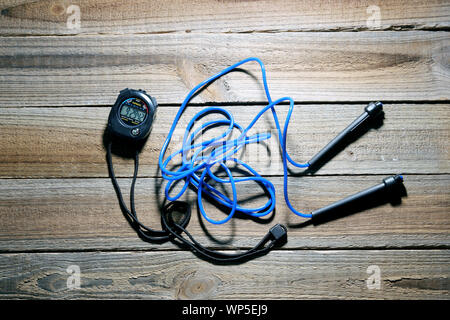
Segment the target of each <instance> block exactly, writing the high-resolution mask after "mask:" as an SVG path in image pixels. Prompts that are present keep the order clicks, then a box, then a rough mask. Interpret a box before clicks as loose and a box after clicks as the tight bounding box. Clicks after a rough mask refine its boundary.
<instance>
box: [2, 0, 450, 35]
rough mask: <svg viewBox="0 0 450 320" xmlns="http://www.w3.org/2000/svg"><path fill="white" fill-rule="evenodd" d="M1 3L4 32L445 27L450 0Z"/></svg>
mask: <svg viewBox="0 0 450 320" xmlns="http://www.w3.org/2000/svg"><path fill="white" fill-rule="evenodd" d="M70 5H77V6H79V8H80V20H81V28H80V29H75V30H74V29H69V28H68V27H67V20H68V18H69V17H70V14H69V13H68V12H67V9H68V7H69V6H70ZM374 6H376V7H375V9H372V8H373V7H374ZM0 9H1V10H2V11H1V13H2V14H1V16H0V30H1V31H0V34H1V35H24V34H26V35H36V34H37V35H66V34H82V33H102V34H105V33H169V32H199V31H200V32H245V33H251V32H286V31H289V32H293V31H330V30H332V31H359V30H442V29H447V28H448V27H449V26H450V24H449V17H450V5H449V3H448V1H444V0H433V1H424V0H414V1H394V0H388V1H369V0H363V1H361V0H358V1H357V0H346V1H339V2H330V1H326V0H320V1H314V2H311V1H294V0H290V1H281V0H275V1H207V0H201V1H199V0H195V1H194V0H189V1H185V0H171V1H164V0H157V1H155V0H152V1H144V0H138V1H132V2H131V3H130V2H129V1H123V0H122V1H112V0H100V1H99V0H95V1H94V0H70V1H69V0H58V1H53V0H52V1H17V0H8V1H2V4H0ZM372 10H379V23H376V24H375V23H373V21H372V20H373V19H374V18H375V17H376V16H374V11H372ZM377 12H378V11H377Z"/></svg>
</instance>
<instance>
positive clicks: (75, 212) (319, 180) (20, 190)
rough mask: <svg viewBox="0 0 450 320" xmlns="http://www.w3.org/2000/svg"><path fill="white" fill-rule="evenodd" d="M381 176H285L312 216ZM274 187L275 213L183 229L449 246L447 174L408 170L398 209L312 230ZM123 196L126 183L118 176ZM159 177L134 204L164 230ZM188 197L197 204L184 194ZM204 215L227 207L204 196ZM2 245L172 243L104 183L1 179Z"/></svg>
mask: <svg viewBox="0 0 450 320" xmlns="http://www.w3.org/2000/svg"><path fill="white" fill-rule="evenodd" d="M382 178H384V176H324V177H291V178H290V179H289V195H290V199H291V203H292V205H293V206H294V208H296V209H297V210H300V211H303V212H311V211H312V210H314V209H317V208H321V207H323V206H325V205H327V204H329V203H331V202H333V201H336V200H338V199H341V198H343V197H345V196H348V195H350V194H353V193H355V192H358V191H361V190H363V189H365V188H368V187H370V186H372V185H375V184H377V183H380V181H381V179H382ZM270 180H271V181H272V183H274V185H275V188H276V190H277V198H276V199H277V205H276V211H275V214H273V215H270V216H267V217H264V218H263V219H262V220H261V221H260V222H257V221H252V220H250V219H244V218H242V217H234V218H233V219H232V220H231V221H230V222H228V223H227V224H224V225H212V224H210V223H208V222H206V221H204V220H203V219H202V220H203V222H202V223H200V222H199V216H198V215H197V214H196V213H197V209H196V205H195V204H194V205H193V207H192V212H193V216H192V219H191V222H190V224H189V227H188V230H189V231H190V232H191V233H192V234H193V235H194V236H195V237H196V238H198V239H199V241H201V242H202V243H204V244H205V245H208V246H211V247H217V248H229V249H230V248H249V247H252V246H254V245H255V244H256V243H257V242H258V241H259V239H261V238H262V237H263V235H265V233H266V232H267V231H268V230H269V228H270V227H271V226H272V225H274V224H275V223H283V224H285V225H286V226H288V227H289V231H288V233H289V234H288V239H289V240H288V243H287V244H286V246H285V247H286V248H291V249H296V248H353V249H355V248H405V247H410V248H422V247H424V248H442V247H444V248H446V247H449V246H450V242H449V239H450V238H449V233H448V230H449V224H450V216H449V214H448V208H449V206H450V203H449V201H450V196H449V195H450V189H449V186H450V183H449V181H450V176H448V175H420V176H414V175H413V176H409V175H406V176H405V186H406V190H407V194H408V196H407V197H404V198H403V199H402V203H401V204H400V205H398V206H393V205H391V204H384V205H381V206H378V207H375V208H372V209H368V210H365V211H363V212H360V213H356V214H354V215H350V216H346V217H344V218H341V219H339V220H335V221H331V222H329V223H327V224H322V225H318V226H313V225H308V226H305V225H303V226H302V225H301V223H303V222H305V221H306V219H303V218H300V217H297V216H295V215H294V214H293V213H292V212H290V210H289V209H288V208H287V206H286V204H285V202H284V198H283V194H282V190H283V189H282V183H283V181H282V178H281V177H272V178H270ZM119 183H120V185H121V187H122V188H123V191H124V196H125V199H128V196H127V194H128V189H129V186H130V180H129V179H120V181H119ZM161 183H162V181H161V180H160V179H153V178H147V179H138V181H137V185H136V188H137V190H136V209H137V212H138V213H139V217H140V219H141V221H142V222H143V223H144V224H147V225H149V226H151V227H153V228H156V229H159V228H160V216H159V209H158V208H159V207H160V205H161V203H162V201H163V197H164V192H163V190H162V187H164V186H161ZM237 191H238V195H239V201H240V203H241V204H243V205H246V206H248V207H251V206H252V205H262V204H263V203H264V202H265V201H266V199H265V198H264V197H262V196H261V191H260V190H259V188H256V187H255V185H253V184H250V183H249V184H242V185H239V186H238V190H237ZM184 199H185V200H187V201H190V202H194V203H195V202H196V195H195V194H194V193H193V192H192V191H190V192H188V193H187V194H186V195H185V197H184ZM204 206H205V208H206V211H207V212H208V215H209V216H210V217H212V218H213V219H223V217H224V216H225V214H226V213H223V212H221V211H219V210H218V209H217V208H216V207H214V206H213V205H212V204H211V203H210V202H209V201H207V200H204ZM0 215H1V217H2V219H1V220H0V230H1V231H0V250H1V251H8V252H18V251H19V252H23V251H36V250H38V251H41V250H44V251H54V250H130V249H132V250H142V249H146V250H160V249H173V248H176V247H175V246H174V245H172V244H170V243H168V244H163V245H160V244H149V243H146V242H143V241H141V240H140V239H139V238H138V236H137V235H136V233H135V232H134V231H133V229H132V228H131V227H130V226H129V224H128V223H127V221H126V220H125V218H124V216H123V215H122V212H121V211H120V209H119V205H118V202H117V198H116V195H115V193H114V190H113V187H112V184H111V182H110V180H109V179H31V180H28V179H18V180H16V179H2V180H0Z"/></svg>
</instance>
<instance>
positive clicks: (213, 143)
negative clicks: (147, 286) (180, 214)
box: [159, 57, 311, 224]
mask: <svg viewBox="0 0 450 320" xmlns="http://www.w3.org/2000/svg"><path fill="white" fill-rule="evenodd" d="M250 61H256V62H258V64H259V66H260V67H261V73H262V80H263V84H264V91H265V93H266V97H267V100H268V102H269V104H268V105H267V106H265V107H264V108H262V109H261V110H260V111H259V113H258V114H257V115H256V116H255V118H254V119H253V120H252V122H251V123H250V124H249V125H248V126H247V127H246V128H243V127H242V126H240V125H239V124H238V123H237V122H235V121H234V119H233V116H232V115H231V113H229V112H228V111H227V110H226V109H224V108H219V107H208V108H204V109H202V110H201V111H200V112H198V113H197V114H196V115H195V116H194V117H193V118H192V119H191V121H190V122H189V124H188V125H187V127H186V130H185V133H184V137H183V144H182V148H181V149H179V150H177V151H175V152H174V153H172V154H171V155H170V156H169V157H167V159H165V160H164V155H165V153H166V150H167V147H168V145H169V143H170V141H171V139H172V136H173V133H174V131H175V128H176V126H177V124H178V121H179V119H180V117H181V115H182V114H183V112H184V109H185V108H186V106H187V104H188V103H189V101H190V100H191V99H192V97H193V96H194V95H195V94H196V93H197V92H198V91H199V90H200V89H201V88H203V87H204V86H205V85H208V84H210V83H211V82H213V81H215V80H216V79H218V78H220V77H221V76H223V75H225V74H227V73H228V72H230V71H232V70H233V69H235V68H237V67H239V66H240V65H242V64H244V63H247V62H250ZM284 101H289V110H288V114H287V116H286V120H285V122H284V128H283V132H281V127H280V123H279V121H278V116H277V113H276V111H275V106H277V105H278V104H279V103H281V102H284ZM269 109H270V110H271V111H272V115H273V118H274V121H275V125H276V128H277V130H278V137H279V142H280V145H281V150H282V160H283V176H284V180H283V185H284V199H285V201H286V204H287V206H288V207H289V209H290V210H291V211H292V212H293V213H295V214H296V215H298V216H301V217H305V218H310V217H311V214H305V213H301V212H299V211H297V210H295V209H294V208H293V207H292V205H291V203H290V201H289V195H288V187H287V185H288V172H287V161H289V163H291V164H292V165H293V166H295V167H298V168H307V167H308V166H309V164H308V163H305V164H302V163H297V162H295V161H293V160H292V159H291V157H290V156H289V154H288V153H287V151H286V136H287V130H288V125H289V121H290V119H291V115H292V111H293V109H294V101H293V100H292V99H291V98H290V97H284V98H281V99H278V100H276V101H272V98H271V97H270V93H269V88H268V85H267V79H266V70H265V67H264V64H263V62H262V61H261V60H260V59H258V58H253V57H251V58H247V59H244V60H242V61H240V62H238V63H236V64H234V65H232V66H229V67H228V68H226V69H224V70H222V71H221V72H219V73H217V74H216V75H214V76H212V77H210V78H209V79H206V80H204V81H202V82H201V83H199V84H198V85H197V86H196V87H195V88H193V89H192V90H191V91H190V92H189V94H188V95H187V96H186V98H185V99H184V101H183V103H182V104H181V106H180V108H179V110H178V113H177V114H176V116H175V119H174V120H173V123H172V126H171V128H170V130H169V133H168V134H167V138H166V140H165V142H164V144H163V146H162V148H161V152H160V154H159V167H160V168H161V172H162V176H163V178H164V179H166V180H168V183H167V186H166V188H165V195H166V197H167V199H168V200H170V201H175V200H177V199H178V198H180V197H181V196H182V195H183V194H184V192H185V191H186V190H187V188H188V186H189V184H192V185H193V186H194V187H195V188H196V189H197V199H198V207H199V209H200V212H201V214H202V216H203V217H204V218H205V219H206V220H207V221H209V222H210V223H213V224H222V223H225V222H227V221H228V220H230V219H231V218H232V217H233V215H234V213H235V212H236V211H238V212H241V213H244V214H248V215H250V216H253V217H262V216H264V215H267V214H269V213H270V212H272V211H273V209H274V208H275V187H274V185H273V184H272V183H271V182H270V181H269V180H267V179H266V178H263V177H261V175H260V174H258V172H256V171H255V170H254V169H253V168H251V167H250V166H249V165H248V164H246V163H245V162H243V161H241V160H239V159H237V158H234V157H233V155H235V154H236V153H237V152H238V151H239V150H240V149H242V148H243V147H244V146H245V145H246V144H249V143H255V142H256V143H257V142H259V141H263V140H266V139H269V138H270V137H271V135H270V133H264V134H256V135H253V136H247V132H248V131H249V130H250V129H251V128H252V127H253V125H254V124H255V123H256V121H258V119H259V118H260V117H261V116H262V115H263V114H264V112H266V111H267V110H269ZM211 113H219V114H222V115H223V116H224V117H225V119H221V120H212V121H208V122H206V123H203V124H202V125H201V126H200V127H199V128H197V129H196V130H195V131H194V132H193V133H192V134H189V132H190V131H191V129H192V128H193V126H194V124H195V123H196V121H198V120H199V119H200V118H201V117H203V116H205V115H207V114H211ZM216 126H228V128H227V129H226V130H225V131H224V132H223V133H222V134H221V135H219V136H217V137H215V138H212V139H209V140H207V141H203V142H201V143H196V144H193V141H194V139H195V137H196V136H197V135H198V134H199V133H201V132H204V131H206V130H208V129H209V128H212V127H216ZM235 129H237V130H239V131H240V132H241V134H240V135H239V137H238V138H236V139H233V140H227V137H228V136H229V135H230V134H231V132H232V131H233V130H235ZM207 150H211V151H210V154H209V155H208V156H205V155H204V154H206V153H207ZM190 152H193V154H192V156H191V158H190V159H188V158H187V154H188V153H190ZM177 156H181V159H182V163H181V165H180V167H179V168H178V169H177V170H176V171H171V170H169V169H167V166H168V165H169V163H170V161H171V160H172V159H174V158H175V157H177ZM226 161H234V162H235V163H237V164H238V165H241V166H243V167H244V168H245V169H246V170H248V171H249V172H250V173H251V174H252V175H250V176H246V177H233V175H232V173H231V171H230V169H229V168H228V167H227V166H226ZM215 164H219V165H220V167H221V168H222V169H223V170H224V171H225V173H226V175H227V178H220V177H218V176H216V175H215V174H214V173H213V172H212V170H211V167H213V166H214V165H215ZM208 179H212V180H214V181H216V182H218V183H222V184H230V186H231V190H232V195H233V197H232V199H230V198H229V197H227V196H226V195H224V194H223V193H222V192H220V191H219V190H217V189H216V188H214V187H213V186H212V185H210V184H209V183H208V182H207V180H208ZM181 180H185V182H184V185H183V187H182V188H181V190H180V191H179V192H178V194H176V195H175V196H171V195H170V194H169V193H170V189H171V187H172V186H173V185H174V184H176V183H178V182H180V181H181ZM243 181H256V182H257V183H259V184H260V185H261V186H262V187H263V188H264V189H265V191H266V192H267V194H268V195H269V196H268V198H269V199H268V201H267V202H266V203H265V204H264V205H262V206H260V207H257V208H244V207H241V206H239V205H238V204H237V202H238V201H237V200H238V199H237V194H236V183H239V182H243ZM202 194H207V195H208V196H209V197H210V198H212V199H214V200H215V201H216V202H217V203H219V204H221V205H223V206H225V207H228V208H230V212H229V214H228V215H227V217H226V218H224V219H222V220H214V219H211V218H210V217H209V216H208V215H207V214H206V212H205V209H204V207H203V201H202Z"/></svg>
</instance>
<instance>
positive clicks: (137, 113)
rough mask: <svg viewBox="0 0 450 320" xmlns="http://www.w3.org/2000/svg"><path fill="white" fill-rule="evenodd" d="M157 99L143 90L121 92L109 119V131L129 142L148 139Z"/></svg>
mask: <svg viewBox="0 0 450 320" xmlns="http://www.w3.org/2000/svg"><path fill="white" fill-rule="evenodd" d="M157 106H158V105H157V102H156V99H155V98H153V97H151V96H149V95H148V94H147V93H146V92H145V91H143V90H134V89H128V88H127V89H124V90H122V91H120V94H119V96H118V97H117V100H116V102H115V103H114V106H113V107H112V108H111V111H110V113H109V118H108V130H109V131H110V132H111V133H112V134H113V135H114V136H116V137H118V138H121V139H123V140H126V141H129V142H140V141H142V140H144V139H145V138H147V137H148V135H149V133H150V129H151V127H152V123H153V119H154V117H155V113H156V108H157Z"/></svg>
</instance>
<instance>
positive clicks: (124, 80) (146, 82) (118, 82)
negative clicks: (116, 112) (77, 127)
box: [0, 31, 450, 107]
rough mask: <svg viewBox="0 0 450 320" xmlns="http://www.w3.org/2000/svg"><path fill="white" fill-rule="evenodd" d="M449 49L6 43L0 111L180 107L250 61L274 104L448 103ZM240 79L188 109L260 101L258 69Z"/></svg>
mask: <svg viewBox="0 0 450 320" xmlns="http://www.w3.org/2000/svg"><path fill="white" fill-rule="evenodd" d="M449 40H450V36H449V33H447V32H422V31H417V32H354V33H353V32H313V33H308V32H305V33H275V34H263V33H259V34H252V35H251V36H249V35H248V34H205V33H201V34H200V33H199V34H192V33H191V34H163V35H161V34H145V35H116V36H106V35H105V36H99V35H83V36H67V37H3V38H1V39H0V41H1V42H2V46H1V47H0V72H1V76H0V81H1V82H2V85H1V87H0V101H1V102H0V107H14V106H86V105H111V104H112V103H114V100H115V98H116V97H117V94H118V92H119V91H120V90H122V89H123V88H125V87H131V88H146V89H148V91H149V92H150V93H153V95H155V96H156V97H157V98H158V101H159V103H162V104H180V103H181V102H182V101H183V99H184V97H185V95H186V94H187V93H188V91H189V90H190V89H192V88H193V87H194V86H195V85H196V84H197V83H199V82H201V81H203V80H204V79H206V78H207V77H209V76H211V75H213V74H215V73H217V72H219V71H220V70H222V69H223V68H224V67H226V66H229V65H230V64H233V63H235V62H238V61H239V60H241V59H243V58H247V57H249V56H257V57H259V58H261V59H262V60H263V61H264V63H265V64H266V69H267V76H268V81H269V87H270V90H271V94H272V96H273V97H283V96H291V97H292V98H293V99H294V100H296V101H303V102H304V101H315V102H317V101H318V102H326V101H371V100H382V101H387V100H390V101H414V102H417V101H428V100H436V101H439V100H440V101H442V100H445V101H446V100H449V95H448V93H449V92H448V88H449V87H450V83H449V79H450V77H449V64H450V63H449V55H448V46H449ZM245 70H246V72H242V71H241V72H238V71H237V72H232V73H230V74H229V75H227V76H225V77H223V78H221V80H220V81H218V82H216V83H214V84H213V85H211V86H210V87H208V89H207V90H204V91H203V92H202V93H201V94H200V95H198V96H197V97H196V98H195V99H194V100H193V102H198V103H203V102H211V103H212V102H264V101H266V98H265V96H264V90H263V89H262V83H261V81H260V71H259V69H258V66H257V64H256V63H253V64H249V65H248V66H245ZM249 73H250V74H249Z"/></svg>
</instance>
